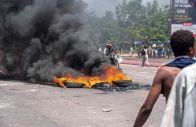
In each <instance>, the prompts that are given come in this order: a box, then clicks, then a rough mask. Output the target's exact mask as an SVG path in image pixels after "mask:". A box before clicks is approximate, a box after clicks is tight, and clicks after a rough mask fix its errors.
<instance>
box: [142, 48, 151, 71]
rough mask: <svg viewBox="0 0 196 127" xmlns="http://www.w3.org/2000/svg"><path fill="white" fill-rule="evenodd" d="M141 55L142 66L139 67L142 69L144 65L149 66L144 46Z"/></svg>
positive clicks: (146, 50)
mask: <svg viewBox="0 0 196 127" xmlns="http://www.w3.org/2000/svg"><path fill="white" fill-rule="evenodd" d="M141 55H142V65H141V67H143V66H144V64H145V63H146V64H147V66H150V64H149V61H148V49H147V46H146V45H145V46H144V48H143V49H142V51H141Z"/></svg>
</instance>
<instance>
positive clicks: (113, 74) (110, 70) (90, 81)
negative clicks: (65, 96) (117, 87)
mask: <svg viewBox="0 0 196 127" xmlns="http://www.w3.org/2000/svg"><path fill="white" fill-rule="evenodd" d="M103 69H104V72H105V73H103V74H101V75H100V76H95V77H89V76H81V77H77V78H75V77H73V76H72V75H71V74H67V75H65V76H63V77H61V78H57V77H54V82H55V83H57V84H59V85H60V86H61V87H64V81H66V82H75V83H83V84H85V86H84V87H86V88H92V87H93V85H95V84H96V83H100V82H107V83H108V84H110V85H111V86H114V84H113V82H112V81H115V80H131V79H130V78H128V77H126V76H125V75H124V74H123V72H122V71H120V70H119V69H117V68H116V67H115V66H112V67H111V66H104V68H103Z"/></svg>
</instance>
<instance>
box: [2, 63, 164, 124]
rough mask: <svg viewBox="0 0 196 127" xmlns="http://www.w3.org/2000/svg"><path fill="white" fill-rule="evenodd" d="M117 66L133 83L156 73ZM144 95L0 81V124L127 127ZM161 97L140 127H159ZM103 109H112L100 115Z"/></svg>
mask: <svg viewBox="0 0 196 127" xmlns="http://www.w3.org/2000/svg"><path fill="white" fill-rule="evenodd" d="M121 67H122V68H123V70H124V72H125V73H127V75H128V76H129V77H132V78H133V81H141V82H143V81H145V82H148V83H150V82H151V81H152V79H153V76H154V74H155V72H156V70H157V68H151V67H150V68H148V67H143V68H141V67H137V66H128V65H121ZM141 76H143V78H142V79H141ZM144 79H145V80H144ZM147 94H148V91H143V90H128V91H124V92H104V91H101V90H96V89H66V88H61V87H57V86H55V85H41V84H30V83H28V82H21V81H3V80H1V81H0V112H1V113H0V123H1V127H131V126H133V123H134V121H135V118H136V116H137V113H138V110H139V108H140V107H141V105H142V103H143V102H144V100H145V98H146V96H147ZM161 97H162V96H160V98H159V99H158V101H157V103H156V104H155V107H154V110H153V111H152V114H151V116H150V118H149V119H148V121H147V123H146V124H145V125H144V127H158V126H159V125H160V122H161V118H162V114H163V111H164V108H165V100H162V99H161ZM104 108H106V109H109V108H113V110H112V111H110V112H103V109H104Z"/></svg>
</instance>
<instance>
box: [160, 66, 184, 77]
mask: <svg viewBox="0 0 196 127" xmlns="http://www.w3.org/2000/svg"><path fill="white" fill-rule="evenodd" d="M180 71H181V69H179V68H176V67H169V66H162V67H160V68H159V69H158V71H157V74H159V75H162V76H171V75H176V74H178V73H179V72H180Z"/></svg>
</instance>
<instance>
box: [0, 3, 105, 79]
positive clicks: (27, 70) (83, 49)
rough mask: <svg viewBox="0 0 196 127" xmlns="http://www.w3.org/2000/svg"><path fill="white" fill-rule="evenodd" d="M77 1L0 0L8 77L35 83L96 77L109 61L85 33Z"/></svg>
mask: <svg viewBox="0 0 196 127" xmlns="http://www.w3.org/2000/svg"><path fill="white" fill-rule="evenodd" d="M85 6H86V5H85V3H83V2H82V1H80V0H0V46H1V47H2V50H3V51H4V58H3V61H2V63H3V65H4V66H5V67H6V68H7V70H8V71H9V72H10V74H13V75H23V76H27V77H29V78H32V79H36V80H38V81H52V80H53V77H54V76H57V77H61V76H63V75H66V74H68V73H69V74H72V75H75V76H83V75H88V76H97V75H99V74H100V73H102V71H103V70H102V66H104V65H105V64H108V63H109V62H108V58H106V57H105V56H104V55H102V54H98V53H95V51H96V48H95V47H94V46H93V44H92V43H91V41H90V40H89V39H88V36H87V35H86V34H85V33H86V32H85V31H84V22H83V16H82V15H83V12H84V9H85Z"/></svg>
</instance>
